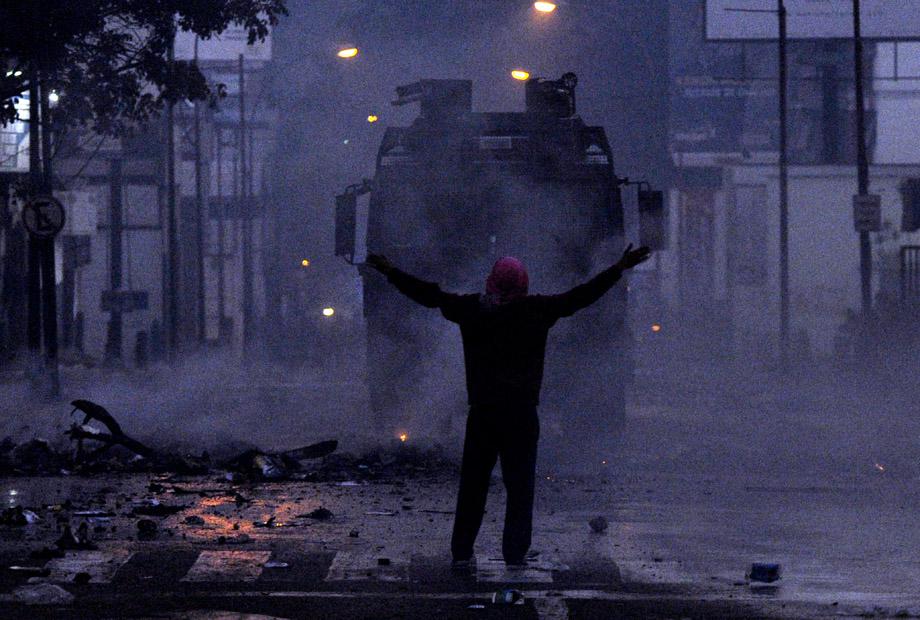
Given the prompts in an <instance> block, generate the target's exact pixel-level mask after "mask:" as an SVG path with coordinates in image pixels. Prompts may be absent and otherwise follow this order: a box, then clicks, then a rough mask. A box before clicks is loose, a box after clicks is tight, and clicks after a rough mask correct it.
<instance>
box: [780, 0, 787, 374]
mask: <svg viewBox="0 0 920 620" xmlns="http://www.w3.org/2000/svg"><path fill="white" fill-rule="evenodd" d="M777 13H778V16H779V340H780V363H781V365H782V367H783V369H787V368H788V367H789V161H788V152H787V151H788V127H787V119H786V116H787V114H786V112H787V109H788V105H787V101H786V89H787V82H788V76H787V74H786V5H785V3H784V1H783V0H777Z"/></svg>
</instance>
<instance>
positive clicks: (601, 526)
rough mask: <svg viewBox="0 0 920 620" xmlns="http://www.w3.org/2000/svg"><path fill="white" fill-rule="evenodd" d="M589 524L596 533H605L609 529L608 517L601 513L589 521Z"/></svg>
mask: <svg viewBox="0 0 920 620" xmlns="http://www.w3.org/2000/svg"><path fill="white" fill-rule="evenodd" d="M588 525H590V526H591V531H592V532H594V533H595V534H603V533H604V532H606V531H607V519H606V518H605V517H603V516H601V515H598V516H596V517H594V518H593V519H591V520H590V521H588Z"/></svg>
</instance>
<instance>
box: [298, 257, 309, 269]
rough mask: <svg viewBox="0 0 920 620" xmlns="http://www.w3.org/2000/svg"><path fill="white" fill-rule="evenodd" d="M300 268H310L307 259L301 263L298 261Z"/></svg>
mask: <svg viewBox="0 0 920 620" xmlns="http://www.w3.org/2000/svg"><path fill="white" fill-rule="evenodd" d="M300 266H301V267H309V266H310V259H309V258H305V259H303V260H302V261H300Z"/></svg>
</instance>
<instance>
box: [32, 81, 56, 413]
mask: <svg viewBox="0 0 920 620" xmlns="http://www.w3.org/2000/svg"><path fill="white" fill-rule="evenodd" d="M42 77H44V74H42ZM38 90H39V93H40V95H41V99H40V100H39V110H40V112H41V118H40V119H39V122H38V123H37V125H38V126H39V127H40V129H41V148H42V183H41V193H43V194H47V195H49V196H50V195H51V194H52V193H53V191H54V187H53V183H52V174H51V112H50V111H49V107H50V106H49V103H48V95H49V93H48V92H46V89H45V86H44V85H39V89H38ZM54 252H55V249H54V236H51V237H48V238H47V239H43V240H42V241H41V255H42V256H41V276H42V314H43V321H42V323H43V324H42V332H43V333H44V336H45V373H46V375H47V377H48V381H49V382H50V384H49V386H48V388H49V395H50V396H51V397H52V398H56V397H57V396H58V395H59V394H60V391H61V383H60V377H59V375H58V312H57V282H56V281H55V273H56V269H55V260H54Z"/></svg>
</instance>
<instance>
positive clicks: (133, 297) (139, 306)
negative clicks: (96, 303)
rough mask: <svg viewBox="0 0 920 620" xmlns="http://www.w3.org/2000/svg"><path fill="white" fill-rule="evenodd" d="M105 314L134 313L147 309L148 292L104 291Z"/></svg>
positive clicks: (103, 305)
mask: <svg viewBox="0 0 920 620" xmlns="http://www.w3.org/2000/svg"><path fill="white" fill-rule="evenodd" d="M101 305H102V311H103V312H121V313H126V312H134V311H135V310H146V309H147V305H148V304H147V291H102V297H101Z"/></svg>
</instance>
